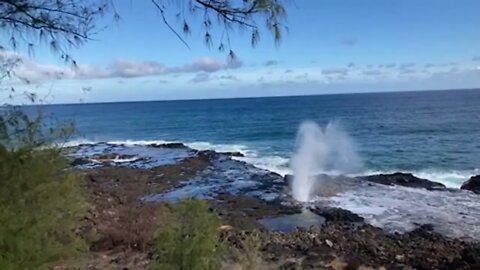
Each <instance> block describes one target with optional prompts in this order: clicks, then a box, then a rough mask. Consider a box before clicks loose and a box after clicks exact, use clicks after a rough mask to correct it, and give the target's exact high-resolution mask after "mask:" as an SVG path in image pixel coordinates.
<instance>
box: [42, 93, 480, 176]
mask: <svg viewBox="0 0 480 270" xmlns="http://www.w3.org/2000/svg"><path fill="white" fill-rule="evenodd" d="M43 109H44V110H46V111H47V112H49V113H53V114H54V115H55V116H56V117H58V118H60V119H68V120H73V121H74V122H75V126H76V129H77V134H76V137H75V138H73V139H75V140H77V141H94V142H95V141H127V140H129V141H155V140H164V141H182V142H188V143H193V144H192V145H193V146H195V145H196V146H199V147H200V148H202V147H203V148H216V147H217V148H218V147H220V148H221V147H223V148H228V146H230V148H232V149H237V150H241V151H244V152H247V153H248V154H249V157H250V158H251V160H252V162H253V163H255V162H256V163H258V164H259V166H262V165H263V166H266V167H268V166H269V164H270V165H271V167H272V168H277V169H282V168H288V159H289V158H290V156H291V155H292V152H293V151H294V144H295V135H296V132H297V129H298V127H299V125H300V124H301V123H302V122H303V121H305V120H313V121H315V122H317V123H318V124H319V125H321V126H324V125H326V124H327V123H328V122H329V121H332V120H336V121H340V122H341V124H342V125H343V127H344V129H345V130H346V131H347V132H348V134H349V135H350V136H351V137H352V139H353V140H354V142H355V144H356V146H357V148H358V152H359V155H360V156H361V158H362V160H363V163H364V164H365V165H364V166H365V169H366V170H369V171H393V170H402V171H412V172H418V174H420V176H422V174H423V175H424V176H430V178H432V177H433V178H435V177H436V178H439V179H433V180H440V181H447V182H448V181H457V182H458V181H460V180H466V179H463V178H466V177H467V176H468V175H470V174H473V173H476V172H478V169H477V168H480V90H452V91H429V92H427V91H425V92H401V93H371V94H342V95H321V96H302V97H272V98H248V99H223V100H194V101H158V102H131V103H103V104H80V105H50V106H46V107H44V108H43ZM440 178H441V179H440ZM457 178H458V179H457ZM457 184H458V183H457Z"/></svg>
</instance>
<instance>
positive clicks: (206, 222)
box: [151, 199, 225, 270]
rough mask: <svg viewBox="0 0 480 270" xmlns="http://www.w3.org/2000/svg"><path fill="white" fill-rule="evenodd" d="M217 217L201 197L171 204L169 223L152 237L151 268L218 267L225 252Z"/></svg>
mask: <svg viewBox="0 0 480 270" xmlns="http://www.w3.org/2000/svg"><path fill="white" fill-rule="evenodd" d="M219 227H220V219H219V218H218V216H217V215H216V214H215V213H214V212H212V211H210V210H209V207H208V203H207V202H206V201H202V200H196V199H187V200H183V201H180V202H179V203H177V204H176V205H175V206H174V207H173V211H172V215H171V217H170V219H169V220H168V224H166V225H164V226H162V227H161V228H160V229H159V230H158V231H157V233H156V235H155V238H154V247H155V250H156V257H155V259H154V261H153V262H152V265H151V268H152V269H171V270H210V269H219V268H220V263H221V259H222V256H223V254H224V252H225V246H224V243H223V242H222V241H221V240H220V231H219Z"/></svg>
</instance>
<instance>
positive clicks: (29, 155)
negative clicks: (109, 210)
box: [0, 114, 86, 270]
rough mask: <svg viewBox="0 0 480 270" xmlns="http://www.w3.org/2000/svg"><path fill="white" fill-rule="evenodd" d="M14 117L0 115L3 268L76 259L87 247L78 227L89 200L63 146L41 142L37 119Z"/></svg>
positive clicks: (0, 248)
mask: <svg viewBox="0 0 480 270" xmlns="http://www.w3.org/2000/svg"><path fill="white" fill-rule="evenodd" d="M19 115H22V114H19ZM5 119H7V118H6V117H0V120H5ZM10 119H14V120H15V121H11V122H9V121H0V224H1V225H0V269H6V270H9V269H50V268H52V267H53V266H55V265H59V264H62V263H64V262H65V263H66V262H67V261H70V260H75V259H77V258H78V256H79V255H81V253H82V252H83V251H85V250H86V248H85V245H84V243H83V242H82V241H81V240H80V239H79V238H78V237H77V236H76V234H75V231H74V230H75V228H76V226H77V222H78V221H79V220H80V218H81V216H82V215H83V213H84V210H85V206H86V204H85V200H84V196H83V193H82V190H81V187H80V186H79V181H77V177H76V175H75V174H73V173H72V172H69V171H67V170H66V169H65V168H66V161H65V159H64V157H63V155H62V153H61V151H60V150H59V149H55V148H43V149H39V148H38V147H39V146H42V145H38V143H39V142H40V140H37V138H38V134H40V131H38V130H34V129H37V128H38V127H39V126H40V125H39V124H38V123H33V122H31V121H30V120H29V118H28V117H26V116H25V115H22V117H19V118H10ZM41 140H43V137H42V139H41Z"/></svg>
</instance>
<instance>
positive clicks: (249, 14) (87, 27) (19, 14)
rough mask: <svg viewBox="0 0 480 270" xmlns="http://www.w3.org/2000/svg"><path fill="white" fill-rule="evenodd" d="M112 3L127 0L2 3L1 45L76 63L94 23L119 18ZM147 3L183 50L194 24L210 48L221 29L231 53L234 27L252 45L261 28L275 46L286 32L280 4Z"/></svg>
mask: <svg viewBox="0 0 480 270" xmlns="http://www.w3.org/2000/svg"><path fill="white" fill-rule="evenodd" d="M116 1H125V0H0V31H1V32H2V35H3V36H4V37H8V44H0V46H1V48H3V49H13V50H15V49H17V48H18V47H19V46H26V47H27V48H28V50H29V52H30V53H32V54H33V51H34V48H35V47H36V46H38V45H40V44H48V45H49V46H50V48H51V49H52V50H53V51H54V52H55V53H58V54H60V57H61V58H63V59H64V60H65V61H67V62H71V63H72V64H76V62H75V61H74V60H73V59H71V57H70V56H69V54H68V48H69V47H71V46H73V47H78V46H80V45H82V44H84V43H85V42H87V41H89V40H91V39H92V37H93V36H94V35H95V34H96V33H98V31H100V30H101V29H102V27H99V26H98V24H97V23H98V20H99V19H100V18H101V17H103V16H106V15H108V14H110V15H113V18H114V19H119V18H120V15H119V14H118V13H117V12H116V9H115V2H116ZM144 1H145V0H144ZM150 1H151V3H152V5H153V6H154V7H155V8H156V9H157V10H158V11H159V15H160V18H161V19H162V21H163V22H164V23H165V26H167V27H168V28H169V29H170V30H171V31H172V32H173V33H175V34H176V35H177V37H178V38H179V39H180V40H181V41H182V42H184V43H185V45H187V46H188V44H187V43H186V42H185V40H184V38H183V37H182V36H184V35H188V34H190V33H191V31H192V29H194V28H195V27H192V24H194V23H200V24H201V25H200V27H201V29H203V30H202V31H204V41H205V43H206V44H207V45H208V46H212V45H213V35H214V32H215V29H220V31H221V33H217V34H219V38H218V49H219V50H225V49H226V47H227V46H228V49H231V48H230V47H231V46H230V38H229V33H230V32H231V31H232V30H235V29H243V30H245V29H246V30H248V31H250V34H251V35H250V37H251V44H252V46H255V45H257V43H258V42H259V40H260V33H261V30H262V29H264V30H267V31H268V32H270V33H272V35H273V37H274V40H275V42H277V43H278V42H280V40H281V38H282V30H283V29H286V27H285V25H284V22H285V18H286V12H285V9H284V6H283V3H282V1H281V0H150ZM131 3H132V4H135V2H133V1H132V2H131ZM198 15H199V16H200V18H199V19H198ZM172 16H175V17H176V18H177V19H176V20H175V24H171V23H170V22H169V20H168V19H167V18H171V17H172ZM262 24H263V25H262ZM215 25H217V27H214V26H215ZM177 29H179V30H180V31H177ZM179 32H181V33H183V34H184V35H180V34H179ZM4 42H5V41H4Z"/></svg>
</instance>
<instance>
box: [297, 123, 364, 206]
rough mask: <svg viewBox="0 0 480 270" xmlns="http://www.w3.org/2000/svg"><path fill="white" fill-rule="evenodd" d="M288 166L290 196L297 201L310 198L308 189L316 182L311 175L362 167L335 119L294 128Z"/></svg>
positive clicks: (351, 143)
mask: <svg viewBox="0 0 480 270" xmlns="http://www.w3.org/2000/svg"><path fill="white" fill-rule="evenodd" d="M290 166H291V169H292V171H293V174H294V177H293V182H292V196H293V198H294V199H296V200H298V201H301V202H308V201H310V200H311V199H312V198H311V197H312V188H313V186H314V183H315V181H318V178H316V177H314V176H315V175H317V174H320V173H325V174H335V175H338V174H343V173H354V172H356V171H358V170H359V169H360V168H361V167H362V165H361V161H360V158H359V156H358V154H357V152H356V149H355V147H354V144H353V142H352V140H351V139H350V137H349V136H348V134H347V133H346V132H345V131H344V130H343V129H342V128H341V126H340V124H339V123H338V122H330V123H328V125H327V126H326V127H325V128H321V127H319V126H318V125H317V124H316V123H314V122H311V121H306V122H304V123H303V124H302V125H301V126H300V129H299V130H298V134H297V142H296V152H295V154H294V156H293V158H292V162H291V165H290Z"/></svg>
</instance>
